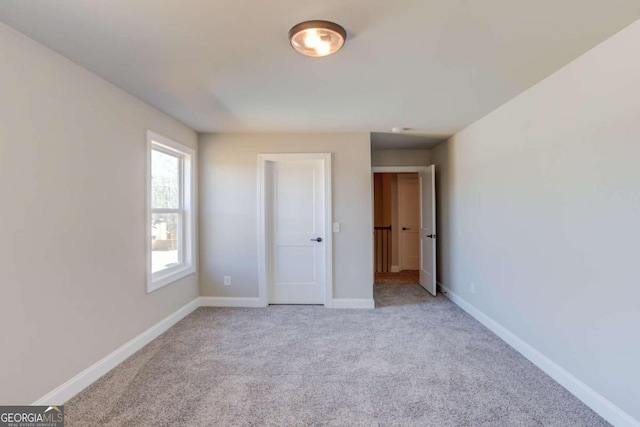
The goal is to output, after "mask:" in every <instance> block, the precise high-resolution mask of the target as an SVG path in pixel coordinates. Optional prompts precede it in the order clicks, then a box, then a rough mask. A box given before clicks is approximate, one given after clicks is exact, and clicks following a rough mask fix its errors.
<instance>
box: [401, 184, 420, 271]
mask: <svg viewBox="0 0 640 427" xmlns="http://www.w3.org/2000/svg"><path fill="white" fill-rule="evenodd" d="M398 225H399V226H400V242H399V243H400V245H399V246H400V247H399V249H400V250H399V254H398V255H399V258H400V269H401V270H418V269H419V268H420V183H419V181H418V175H417V174H413V173H412V174H399V175H398Z"/></svg>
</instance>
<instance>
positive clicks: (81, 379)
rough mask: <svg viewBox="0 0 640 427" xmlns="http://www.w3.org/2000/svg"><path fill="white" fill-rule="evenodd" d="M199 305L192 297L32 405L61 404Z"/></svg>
mask: <svg viewBox="0 0 640 427" xmlns="http://www.w3.org/2000/svg"><path fill="white" fill-rule="evenodd" d="M198 307H199V304H198V299H197V298H196V299H194V300H193V301H191V302H190V303H188V304H186V305H185V306H183V307H182V308H180V309H178V310H177V311H176V312H174V313H173V314H170V315H169V316H167V317H165V318H164V319H162V320H161V321H159V322H158V323H156V324H155V325H153V326H152V327H150V328H149V329H147V330H146V331H144V332H143V333H141V334H140V335H138V336H137V337H135V338H133V339H132V340H131V341H129V342H127V343H126V344H124V345H122V346H121V347H120V348H118V349H116V350H115V351H113V352H111V353H110V354H108V355H107V356H106V357H104V358H103V359H101V360H99V361H97V362H96V363H94V364H93V365H91V366H89V367H88V368H87V369H85V370H84V371H82V372H80V373H79V374H78V375H76V376H75V377H73V378H71V379H70V380H68V381H67V382H65V383H64V384H62V385H61V386H59V387H57V388H56V389H55V390H53V391H51V392H50V393H47V394H45V395H44V396H42V397H41V398H40V399H38V400H36V401H35V402H33V403H32V405H62V404H64V403H65V402H66V401H67V400H69V399H71V398H72V397H73V396H75V395H76V394H78V393H80V392H81V391H82V390H84V389H85V388H86V387H88V386H89V385H91V384H92V383H93V382H94V381H96V380H97V379H98V378H100V377H102V376H103V375H104V374H106V373H107V372H109V371H110V370H112V369H113V368H115V367H116V366H117V365H119V364H120V363H122V362H124V361H125V359H127V358H128V357H129V356H131V355H132V354H133V353H135V352H136V351H138V350H140V349H141V348H142V347H144V346H145V345H147V344H149V343H150V342H151V341H153V340H154V339H156V338H157V337H158V336H160V334H162V333H163V332H165V331H166V330H167V329H169V328H170V327H172V326H173V325H175V324H176V323H178V322H179V321H180V320H182V319H183V318H184V317H186V316H187V315H188V314H190V313H191V312H192V311H193V310H195V309H196V308H198Z"/></svg>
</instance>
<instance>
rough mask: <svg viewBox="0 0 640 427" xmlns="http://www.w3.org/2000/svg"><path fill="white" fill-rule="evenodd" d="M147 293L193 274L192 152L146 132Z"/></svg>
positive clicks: (193, 178)
mask: <svg viewBox="0 0 640 427" xmlns="http://www.w3.org/2000/svg"><path fill="white" fill-rule="evenodd" d="M147 146H148V149H147V151H148V164H149V167H148V188H147V200H148V201H147V204H148V209H147V220H148V235H147V242H148V243H147V244H148V250H147V253H148V256H147V258H148V259H147V270H148V274H147V276H148V280H147V292H152V291H155V290H156V289H158V288H161V287H163V286H165V285H168V284H169V283H172V282H174V281H176V280H178V279H180V278H182V277H184V276H187V275H189V274H191V273H193V272H195V262H194V259H195V245H194V243H195V237H194V224H195V217H194V213H195V206H194V195H195V192H194V185H195V177H194V166H195V165H194V161H195V151H194V150H193V149H191V148H189V147H186V146H184V145H182V144H179V143H177V142H175V141H172V140H170V139H168V138H165V137H163V136H161V135H158V134H156V133H153V132H151V131H148V132H147Z"/></svg>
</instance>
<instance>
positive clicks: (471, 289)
mask: <svg viewBox="0 0 640 427" xmlns="http://www.w3.org/2000/svg"><path fill="white" fill-rule="evenodd" d="M469 290H470V291H471V293H472V294H475V293H476V284H475V283H474V282H469Z"/></svg>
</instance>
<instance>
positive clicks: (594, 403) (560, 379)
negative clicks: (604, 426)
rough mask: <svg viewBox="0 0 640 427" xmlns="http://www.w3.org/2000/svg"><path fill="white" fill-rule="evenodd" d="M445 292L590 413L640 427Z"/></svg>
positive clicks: (624, 426) (621, 426)
mask: <svg viewBox="0 0 640 427" xmlns="http://www.w3.org/2000/svg"><path fill="white" fill-rule="evenodd" d="M438 284H439V285H440V286H441V288H442V289H444V290H445V291H446V295H447V297H448V298H449V299H450V300H451V301H452V302H454V303H455V304H456V305H457V306H459V307H460V308H462V309H463V310H464V311H466V312H467V313H469V314H470V315H471V316H472V317H473V318H475V319H476V320H477V321H478V322H480V323H482V324H483V325H484V326H486V327H487V328H488V329H489V330H490V331H491V332H493V333H494V334H496V335H497V336H498V337H500V338H501V339H502V340H503V341H505V342H506V343H507V344H509V345H510V346H511V347H513V348H514V349H515V350H516V351H518V352H519V353H520V354H522V355H523V356H524V357H526V358H527V359H529V361H531V362H532V363H533V364H534V365H536V366H537V367H538V368H540V369H542V370H543V371H544V372H545V373H546V374H547V375H549V376H550V377H551V378H552V379H554V380H555V381H556V382H557V383H558V384H560V385H561V386H563V387H564V388H566V389H567V390H568V391H569V392H570V393H571V394H573V395H574V396H575V397H577V398H578V399H580V400H581V401H582V402H583V403H584V404H585V405H587V406H588V407H590V408H591V409H593V410H594V411H595V412H596V413H597V414H599V415H600V416H601V417H602V418H604V419H605V420H607V421H608V422H610V423H611V424H613V425H614V426H618V427H640V421H638V420H636V419H634V418H633V417H632V416H631V415H629V414H627V413H626V412H624V411H623V410H622V409H620V408H619V407H618V406H616V405H614V404H613V403H612V402H611V401H610V400H608V399H606V398H605V397H604V396H602V395H601V394H600V393H598V392H596V391H595V390H594V389H592V388H591V387H589V386H588V385H586V384H585V383H583V382H582V381H580V380H579V379H578V378H576V377H574V376H573V375H572V374H570V373H569V372H568V371H566V370H565V369H564V368H562V367H561V366H560V365H558V364H557V363H555V362H554V361H553V360H551V359H549V358H548V357H547V356H545V355H544V354H542V353H541V352H539V351H538V350H536V349H535V348H533V347H532V346H531V345H529V344H528V343H527V342H525V341H524V340H522V339H521V338H519V337H518V336H517V335H515V334H514V333H513V332H511V331H509V330H508V329H507V328H505V327H504V326H502V325H501V324H500V323H498V322H496V321H495V320H493V319H492V318H491V317H489V316H487V315H486V314H484V313H483V312H482V311H480V310H479V309H477V308H476V307H474V306H473V305H471V304H470V303H468V302H467V301H466V300H464V299H463V298H462V297H461V296H459V295H457V294H456V293H454V292H452V291H451V290H450V289H448V288H447V287H445V286H443V285H442V284H441V283H438Z"/></svg>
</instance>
